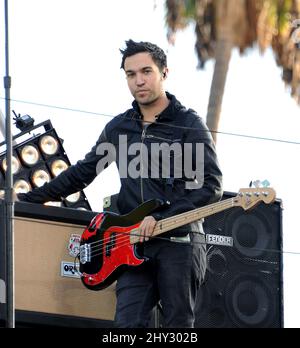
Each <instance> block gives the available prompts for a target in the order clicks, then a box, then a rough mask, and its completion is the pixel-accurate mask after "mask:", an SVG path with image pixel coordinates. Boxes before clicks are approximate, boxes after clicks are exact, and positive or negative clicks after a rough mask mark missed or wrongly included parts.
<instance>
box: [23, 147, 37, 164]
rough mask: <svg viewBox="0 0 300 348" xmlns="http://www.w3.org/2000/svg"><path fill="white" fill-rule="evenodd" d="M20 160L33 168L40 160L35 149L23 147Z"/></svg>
mask: <svg viewBox="0 0 300 348" xmlns="http://www.w3.org/2000/svg"><path fill="white" fill-rule="evenodd" d="M21 158H22V160H23V162H24V163H25V164H27V165H28V166H33V165H35V164H36V163H37V161H38V160H39V159H40V155H39V152H38V150H37V148H36V147H34V146H32V145H25V146H24V147H23V148H22V150H21Z"/></svg>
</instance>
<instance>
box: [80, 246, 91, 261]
mask: <svg viewBox="0 0 300 348" xmlns="http://www.w3.org/2000/svg"><path fill="white" fill-rule="evenodd" d="M79 254H80V263H82V264H85V263H87V262H91V245H90V244H83V245H81V246H80V251H79Z"/></svg>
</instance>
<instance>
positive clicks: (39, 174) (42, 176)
mask: <svg viewBox="0 0 300 348" xmlns="http://www.w3.org/2000/svg"><path fill="white" fill-rule="evenodd" d="M31 179H32V182H33V184H34V186H36V187H41V186H43V185H44V184H45V183H46V182H49V181H50V175H49V174H48V173H47V172H46V171H45V170H43V169H38V170H36V171H35V172H34V173H33V175H32V178H31Z"/></svg>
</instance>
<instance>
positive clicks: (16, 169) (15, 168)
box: [2, 156, 21, 174]
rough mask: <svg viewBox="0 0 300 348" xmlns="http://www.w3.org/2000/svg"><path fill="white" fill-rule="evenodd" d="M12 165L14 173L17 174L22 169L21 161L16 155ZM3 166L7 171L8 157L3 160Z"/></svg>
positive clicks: (13, 157)
mask: <svg viewBox="0 0 300 348" xmlns="http://www.w3.org/2000/svg"><path fill="white" fill-rule="evenodd" d="M11 166H12V173H13V174H17V173H18V172H19V171H20V168H21V163H20V161H19V160H18V159H17V158H16V157H15V156H12V160H11ZM2 168H3V170H4V171H5V172H6V170H7V163H6V158H4V160H3V162H2Z"/></svg>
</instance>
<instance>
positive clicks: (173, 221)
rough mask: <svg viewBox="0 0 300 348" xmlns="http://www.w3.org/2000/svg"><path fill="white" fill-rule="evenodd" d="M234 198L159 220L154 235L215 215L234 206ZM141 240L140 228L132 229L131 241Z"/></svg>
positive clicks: (132, 242)
mask: <svg viewBox="0 0 300 348" xmlns="http://www.w3.org/2000/svg"><path fill="white" fill-rule="evenodd" d="M234 205H235V204H234V198H229V199H225V200H223V201H220V202H217V203H213V204H209V205H207V206H204V207H201V208H197V209H193V210H190V211H187V212H185V213H181V214H178V215H175V216H172V217H169V218H166V219H163V220H160V221H158V222H157V224H156V226H155V228H154V231H153V234H152V237H155V236H158V235H159V234H162V233H165V232H168V231H171V230H173V229H175V228H177V227H181V226H184V225H186V224H189V223H191V222H194V221H197V220H200V219H202V218H205V217H207V216H210V215H214V214H216V213H219V212H221V211H223V210H226V209H229V208H232V207H233V206H234ZM138 241H139V237H138V230H137V229H134V230H132V231H131V237H130V243H131V244H134V243H137V242H138Z"/></svg>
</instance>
